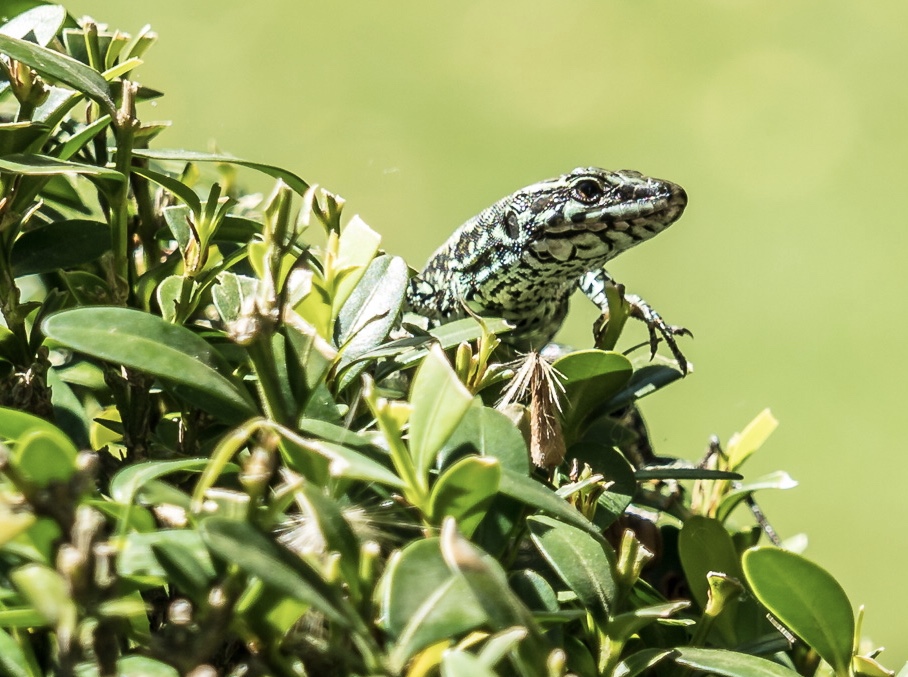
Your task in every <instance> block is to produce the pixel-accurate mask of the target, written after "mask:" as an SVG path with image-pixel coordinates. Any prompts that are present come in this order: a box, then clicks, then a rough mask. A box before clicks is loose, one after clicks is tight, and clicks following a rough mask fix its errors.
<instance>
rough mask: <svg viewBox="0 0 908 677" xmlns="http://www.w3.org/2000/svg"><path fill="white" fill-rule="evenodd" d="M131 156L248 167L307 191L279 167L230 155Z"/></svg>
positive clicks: (144, 152) (156, 153)
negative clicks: (222, 163)
mask: <svg viewBox="0 0 908 677" xmlns="http://www.w3.org/2000/svg"><path fill="white" fill-rule="evenodd" d="M133 155H134V156H136V157H143V158H148V159H150V160H173V161H177V162H224V163H227V164H232V165H239V166H241V167H249V168H250V169H255V170H257V171H260V172H262V173H263V174H267V175H269V176H273V177H274V178H276V179H281V180H282V181H283V182H284V183H286V184H287V185H288V186H290V188H292V189H293V191H294V192H296V193H298V194H300V195H303V194H304V193H305V192H306V191H307V190H309V184H307V183H306V182H305V181H303V180H302V179H301V178H300V177H299V176H297V175H296V174H294V173H293V172H290V171H287V170H286V169H281V168H280V167H275V166H273V165H266V164H262V163H261V162H250V161H249V160H243V159H240V158H236V157H233V156H232V155H224V154H218V153H198V152H196V151H191V150H170V149H167V150H164V149H157V150H144V149H136V150H134V151H133Z"/></svg>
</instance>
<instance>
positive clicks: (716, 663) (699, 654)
mask: <svg viewBox="0 0 908 677" xmlns="http://www.w3.org/2000/svg"><path fill="white" fill-rule="evenodd" d="M675 651H676V652H678V655H676V656H675V662H677V663H679V664H680V665H684V666H686V667H688V668H693V669H694V670H699V671H700V672H705V673H712V674H715V675H722V677H796V675H797V674H798V673H797V672H795V671H794V670H789V669H788V668H786V667H783V666H781V665H779V664H778V663H773V662H772V661H768V660H766V659H765V658H758V657H757V656H751V655H749V654H745V653H738V652H737V651H727V650H725V649H700V648H696V647H689V646H686V647H678V648H676V649H675Z"/></svg>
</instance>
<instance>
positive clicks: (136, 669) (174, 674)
mask: <svg viewBox="0 0 908 677" xmlns="http://www.w3.org/2000/svg"><path fill="white" fill-rule="evenodd" d="M75 674H76V677H100V673H99V672H98V664H97V663H95V662H91V663H82V664H81V665H79V666H78V667H77V668H76V671H75ZM179 674H180V672H179V670H177V669H176V668H174V667H173V666H171V665H167V663H162V662H161V661H157V660H155V659H154V658H148V657H147V656H137V655H132V656H123V657H122V658H118V659H117V677H179Z"/></svg>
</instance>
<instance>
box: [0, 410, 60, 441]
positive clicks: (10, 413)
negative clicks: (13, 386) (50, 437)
mask: <svg viewBox="0 0 908 677" xmlns="http://www.w3.org/2000/svg"><path fill="white" fill-rule="evenodd" d="M33 429H36V430H42V431H45V432H47V431H55V430H57V427H56V426H55V425H54V424H53V423H50V422H49V421H46V420H44V419H43V418H38V417H37V416H35V415H33V414H28V413H26V412H24V411H19V410H18V409H10V408H8V407H0V438H2V439H5V440H16V439H18V438H19V437H20V436H21V435H22V434H23V433H25V432H27V431H29V430H33Z"/></svg>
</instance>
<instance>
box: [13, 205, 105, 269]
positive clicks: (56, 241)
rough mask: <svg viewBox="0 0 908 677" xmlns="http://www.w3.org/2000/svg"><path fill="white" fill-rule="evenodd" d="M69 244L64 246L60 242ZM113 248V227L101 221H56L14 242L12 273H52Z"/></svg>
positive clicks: (23, 235) (28, 232)
mask: <svg viewBox="0 0 908 677" xmlns="http://www.w3.org/2000/svg"><path fill="white" fill-rule="evenodd" d="M61 242H65V243H66V246H65V247H61V246H60V243H61ZM109 249H110V228H108V227H107V224H106V223H101V222H100V221H89V220H87V219H73V220H69V221H54V222H53V223H48V224H46V225H44V226H40V227H38V228H35V229H34V230H29V231H27V232H25V233H22V235H21V236H20V237H19V239H17V240H16V243H15V244H14V245H13V255H12V263H13V275H15V276H16V277H19V276H20V275H37V274H40V273H51V272H53V271H55V270H57V269H59V268H73V267H75V266H81V265H82V264H85V263H89V262H91V261H94V260H96V259H98V258H99V257H100V256H101V255H102V254H103V253H104V252H106V251H108V250H109Z"/></svg>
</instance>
